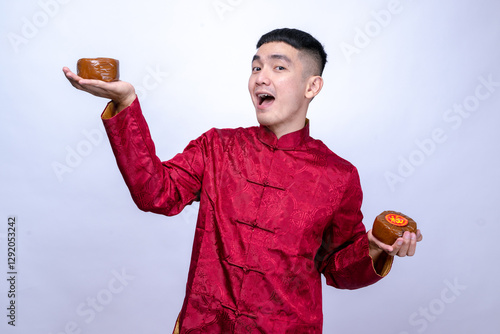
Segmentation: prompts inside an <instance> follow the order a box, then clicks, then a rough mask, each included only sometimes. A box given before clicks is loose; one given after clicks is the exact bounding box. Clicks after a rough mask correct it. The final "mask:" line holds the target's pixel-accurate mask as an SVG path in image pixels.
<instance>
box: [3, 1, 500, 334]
mask: <svg viewBox="0 0 500 334" xmlns="http://www.w3.org/2000/svg"><path fill="white" fill-rule="evenodd" d="M0 7H1V8H0V25H1V28H0V35H1V37H2V38H1V39H0V52H1V53H0V57H1V58H0V64H1V72H0V73H1V75H0V87H1V97H2V99H1V101H2V108H1V111H0V115H1V117H0V143H1V144H0V145H1V146H0V153H1V160H0V190H1V195H0V222H2V223H1V224H0V245H1V246H0V268H2V274H1V275H0V278H1V279H0V303H1V307H0V310H2V311H0V332H1V333H23V334H24V333H26V334H33V333H34V334H38V333H40V334H49V333H52V334H56V333H86V334H87V333H88V334H90V333H123V334H129V333H150V334H155V333H170V332H171V330H172V327H173V324H174V322H175V319H176V316H177V314H178V312H179V310H180V307H181V305H182V300H183V296H184V289H185V282H186V277H187V270H188V266H189V259H190V252H191V247H192V238H193V231H194V224H195V219H196V207H195V206H193V207H189V208H187V209H186V210H185V211H184V212H183V213H182V214H181V215H179V216H176V217H173V218H167V217H164V216H159V215H154V214H151V213H144V212H141V211H140V210H138V209H137V208H136V207H135V206H134V204H133V202H132V200H131V198H130V195H129V193H128V190H127V188H126V187H125V185H124V182H123V180H122V178H121V175H120V174H119V171H118V169H117V167H116V164H115V161H114V157H113V155H112V152H111V149H110V147H109V144H108V141H107V138H106V137H105V136H104V132H103V126H102V123H101V121H100V117H99V116H100V113H101V112H102V110H103V108H104V106H105V104H106V102H107V101H105V100H103V99H99V98H96V97H94V96H91V95H88V94H86V93H83V92H80V91H77V90H75V89H74V88H73V87H71V86H70V84H69V83H68V82H67V81H66V79H65V77H64V75H63V73H62V71H61V69H62V67H63V66H69V67H70V68H71V69H73V70H75V69H76V68H75V67H76V62H77V60H78V59H79V58H84V57H99V56H104V57H113V58H117V59H119V60H120V62H121V78H122V80H125V81H129V82H131V83H132V84H134V85H135V86H136V88H137V89H138V92H139V94H140V98H141V103H142V106H143V109H144V113H145V115H146V118H147V120H148V122H149V125H150V128H151V132H152V135H153V138H154V140H155V143H156V146H157V154H158V155H159V156H160V157H161V158H162V159H163V160H167V159H169V158H171V157H172V156H173V155H174V154H175V153H177V152H180V151H181V150H182V149H183V148H184V147H185V146H186V145H187V143H188V142H189V140H191V139H194V138H196V137H198V136H199V135H200V134H201V133H203V132H205V131H207V130H208V129H210V128H211V127H238V126H252V125H256V120H255V116H254V111H253V106H252V104H251V101H250V97H249V94H248V92H247V80H248V76H249V74H250V61H251V58H252V56H253V54H254V53H255V44H256V42H257V40H258V38H259V37H260V36H261V35H262V34H264V33H266V32H268V31H270V30H272V29H274V28H280V27H295V28H299V29H303V30H306V31H308V32H310V33H311V34H312V35H314V36H315V37H317V38H318V39H319V40H320V41H321V42H322V43H323V44H324V45H325V48H326V51H327V53H328V54H329V63H328V64H327V68H326V71H325V74H324V79H325V86H324V89H323V91H322V92H321V94H320V96H318V97H317V98H316V99H315V100H314V102H313V103H312V104H311V108H310V110H309V114H308V117H309V118H310V120H311V134H312V136H313V137H315V138H319V139H321V140H323V141H324V142H325V143H326V144H327V145H328V146H329V147H330V148H331V149H332V150H333V151H334V152H336V153H337V154H339V155H340V156H342V157H344V158H346V159H348V160H349V161H351V162H352V163H353V164H354V165H355V166H357V167H358V169H359V171H360V177H361V182H362V186H363V189H364V194H365V201H364V204H363V211H364V215H365V224H366V226H367V228H370V227H371V224H372V222H373V219H374V217H375V216H376V215H377V214H379V213H380V212H381V211H383V210H388V209H391V210H398V211H401V212H404V213H406V214H408V215H409V216H411V217H413V218H414V219H415V220H416V221H417V222H418V223H419V227H420V228H421V230H422V231H423V233H424V241H423V242H421V243H420V244H419V247H418V250H417V254H416V256H415V257H413V258H397V259H396V260H395V264H394V267H393V269H392V271H391V273H390V274H389V276H388V277H387V278H385V279H384V280H382V281H381V282H379V283H377V284H376V285H373V286H371V287H367V288H364V289H360V290H356V291H341V290H337V289H334V288H331V287H326V286H325V289H324V292H323V295H324V333H384V334H385V333H389V334H409V333H436V334H442V333H484V334H489V333H499V332H500V320H499V317H498V310H499V308H500V289H498V276H499V274H500V269H499V265H498V264H499V260H498V259H499V256H498V252H499V248H498V240H499V238H498V236H499V234H500V228H499V227H498V226H499V225H498V220H497V217H498V201H499V199H500V196H499V193H498V188H499V187H500V178H499V176H498V170H499V169H500V157H499V140H500V132H499V131H498V126H499V125H500V122H499V121H500V113H499V111H500V68H499V60H500V43H499V42H500V20H499V16H498V15H499V13H500V3H499V2H498V1H494V0H474V1H473V0H460V1H457V0H455V1H452V0H441V1H431V0H421V1H417V0H413V1H411V0H400V1H395V0H392V1H391V0H383V1H382V0H380V1H361V0H356V1H353V0H351V1H340V0H336V1H326V0H324V1H319V0H318V1H307V2H306V1H295V0H294V1H291V0H287V1H278V0H274V1H261V0H258V1H255V0H254V1H250V0H246V1H245V0H220V1H214V0H209V1H194V0H192V1H180V0H176V1H172V0H170V1H168V0H167V1H157V0H143V1H141V2H138V1H129V0H121V1H107V2H104V1H97V0H88V1H76V0H73V1H69V0H64V1H63V0H58V1H57V0H40V1H35V0H25V1H14V2H3V3H2V5H1V6H0ZM488 82H489V83H488ZM485 83H486V84H485ZM459 108H462V112H461V114H460V113H459V112H457V110H458V109H459ZM11 216H15V217H17V230H16V232H17V241H18V242H17V247H16V251H17V257H16V259H17V267H16V270H17V271H18V275H17V281H16V283H17V285H16V326H15V327H12V326H10V325H8V324H7V321H8V320H9V319H8V318H7V314H8V310H7V309H6V308H7V306H8V303H9V299H8V298H7V293H8V290H9V286H8V282H7V280H6V278H7V271H8V269H7V246H6V244H7V243H6V241H7V222H8V218H9V217H11ZM117 277H121V280H119V279H117ZM92 301H94V302H92ZM93 303H95V304H93ZM92 305H93V306H92Z"/></svg>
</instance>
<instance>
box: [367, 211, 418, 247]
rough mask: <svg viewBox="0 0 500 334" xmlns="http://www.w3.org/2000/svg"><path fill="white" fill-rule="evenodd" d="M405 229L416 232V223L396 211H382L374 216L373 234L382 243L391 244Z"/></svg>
mask: <svg viewBox="0 0 500 334" xmlns="http://www.w3.org/2000/svg"><path fill="white" fill-rule="evenodd" d="M406 231H409V232H415V233H416V232H417V223H416V222H415V221H414V220H413V219H411V218H410V217H408V216H406V215H404V214H402V213H401V212H396V211H384V212H382V213H381V214H379V215H378V216H377V218H375V222H374V223H373V230H372V233H373V236H374V237H375V238H377V239H378V240H380V241H382V242H383V243H384V244H387V245H392V244H394V242H396V240H397V239H398V238H400V237H402V236H403V233H405V232H406Z"/></svg>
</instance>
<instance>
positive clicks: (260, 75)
mask: <svg viewBox="0 0 500 334" xmlns="http://www.w3.org/2000/svg"><path fill="white" fill-rule="evenodd" d="M270 82H271V80H270V79H269V73H268V72H267V71H266V70H265V69H263V68H262V69H261V70H260V71H259V72H257V74H256V78H255V83H256V84H257V85H264V86H267V85H269V84H270Z"/></svg>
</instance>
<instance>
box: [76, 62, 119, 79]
mask: <svg viewBox="0 0 500 334" xmlns="http://www.w3.org/2000/svg"><path fill="white" fill-rule="evenodd" d="M119 65H120V63H119V61H118V60H116V59H113V58H82V59H79V60H78V63H77V75H78V76H80V77H82V78H84V79H96V80H103V81H107V82H110V81H115V80H119V79H120V68H119Z"/></svg>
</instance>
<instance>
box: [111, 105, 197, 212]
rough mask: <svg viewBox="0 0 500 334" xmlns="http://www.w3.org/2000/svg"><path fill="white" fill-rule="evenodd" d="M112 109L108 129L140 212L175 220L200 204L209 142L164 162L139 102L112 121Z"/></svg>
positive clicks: (124, 175) (194, 144) (195, 144)
mask: <svg viewBox="0 0 500 334" xmlns="http://www.w3.org/2000/svg"><path fill="white" fill-rule="evenodd" d="M111 108H113V104H112V103H109V104H108V105H107V107H106V109H105V110H104V112H103V115H102V119H103V123H104V127H105V129H106V133H107V135H108V138H109V141H110V144H111V148H112V150H113V153H114V155H115V158H116V162H117V164H118V168H119V169H120V172H121V174H122V176H123V179H124V180H125V183H126V184H127V187H128V189H129V190H130V194H131V195H132V199H133V200H134V202H135V203H136V205H137V206H138V207H139V209H141V210H143V211H151V212H154V213H160V214H164V215H168V216H172V215H176V214H178V213H179V212H181V211H182V209H183V208H184V207H185V206H186V205H188V204H191V203H192V202H193V201H195V200H198V199H199V193H200V189H201V183H202V178H203V170H204V158H203V152H202V151H203V149H202V146H203V144H202V142H203V141H204V140H205V138H204V137H203V136H202V137H200V138H199V139H198V140H195V141H192V142H191V143H190V144H189V145H188V146H187V147H186V149H185V150H184V152H183V153H180V154H178V155H176V156H175V157H174V158H173V159H171V160H169V161H165V162H162V161H160V159H159V158H158V157H157V156H156V153H155V146H154V143H153V140H152V139H151V135H150V132H149V128H148V125H147V123H146V120H145V119H144V116H143V115H142V111H141V107H140V104H139V101H138V99H137V98H136V99H135V101H134V102H133V103H132V104H131V105H130V106H129V107H128V108H126V109H124V110H122V111H121V112H120V113H118V114H117V115H115V116H113V117H111V118H108V117H106V116H107V115H110V114H111V113H110V109H111Z"/></svg>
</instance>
